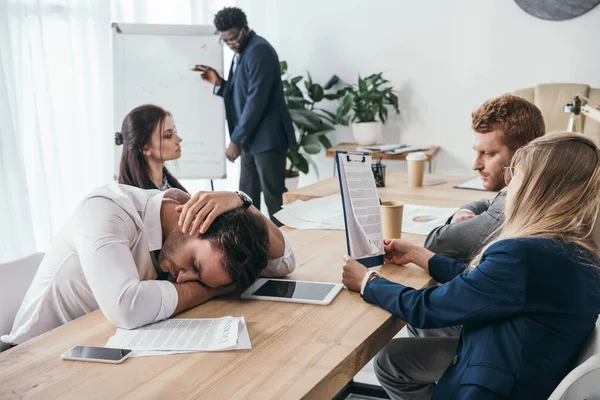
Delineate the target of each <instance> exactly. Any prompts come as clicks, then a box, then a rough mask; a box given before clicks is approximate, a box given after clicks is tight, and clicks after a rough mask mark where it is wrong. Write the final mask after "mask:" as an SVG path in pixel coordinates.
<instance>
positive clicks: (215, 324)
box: [106, 317, 252, 357]
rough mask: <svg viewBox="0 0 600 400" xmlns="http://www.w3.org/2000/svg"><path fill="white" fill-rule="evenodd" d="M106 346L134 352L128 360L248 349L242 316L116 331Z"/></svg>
mask: <svg viewBox="0 0 600 400" xmlns="http://www.w3.org/2000/svg"><path fill="white" fill-rule="evenodd" d="M106 347H113V348H119V349H130V350H133V352H132V353H131V355H130V357H141V356H149V355H166V354H176V353H188V352H196V351H225V350H240V349H251V348H252V345H251V343H250V338H249V336H248V329H247V328H246V321H245V320H244V317H237V318H236V317H223V318H201V319H198V318H175V319H167V320H164V321H161V322H157V323H155V324H150V325H146V326H142V327H140V328H137V329H132V330H127V329H121V328H117V332H116V333H115V335H114V336H112V337H111V338H110V339H109V340H108V342H107V343H106Z"/></svg>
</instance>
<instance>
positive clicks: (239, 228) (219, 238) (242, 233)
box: [200, 208, 269, 288]
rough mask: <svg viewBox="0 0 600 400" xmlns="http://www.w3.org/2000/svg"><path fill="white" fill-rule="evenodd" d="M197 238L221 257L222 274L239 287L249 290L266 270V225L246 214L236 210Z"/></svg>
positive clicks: (241, 210)
mask: <svg viewBox="0 0 600 400" xmlns="http://www.w3.org/2000/svg"><path fill="white" fill-rule="evenodd" d="M200 238H202V239H206V240H208V241H209V242H210V244H211V246H212V247H213V249H215V250H219V251H220V252H221V253H222V254H223V266H224V267H225V272H227V274H228V275H229V277H230V278H231V280H232V281H233V283H234V284H235V285H236V286H238V287H241V288H246V287H248V286H250V285H251V284H252V283H254V281H255V280H256V278H258V275H259V274H260V272H261V271H262V270H263V269H265V267H266V266H267V262H268V260H269V259H268V256H267V254H268V250H269V232H268V228H267V225H266V224H265V222H264V221H263V220H262V218H261V217H260V216H257V215H254V214H253V213H251V212H250V211H248V210H244V209H242V208H237V209H234V210H232V211H229V212H226V213H224V214H222V215H220V216H218V217H217V218H215V220H214V221H213V223H212V224H211V225H210V227H209V228H208V230H207V231H206V232H205V233H204V234H202V235H200Z"/></svg>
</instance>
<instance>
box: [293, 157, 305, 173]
mask: <svg viewBox="0 0 600 400" xmlns="http://www.w3.org/2000/svg"><path fill="white" fill-rule="evenodd" d="M294 165H295V166H296V168H298V170H299V171H300V172H302V173H304V174H308V161H306V158H304V156H303V155H302V154H300V153H298V162H297V163H296V164H294Z"/></svg>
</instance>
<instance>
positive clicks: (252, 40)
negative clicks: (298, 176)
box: [216, 31, 296, 154]
mask: <svg viewBox="0 0 600 400" xmlns="http://www.w3.org/2000/svg"><path fill="white" fill-rule="evenodd" d="M239 54H240V57H239V60H238V63H237V66H236V70H235V74H234V73H233V63H232V65H231V66H232V68H231V69H230V71H229V78H228V79H227V80H226V81H224V83H223V84H222V85H221V87H220V88H219V90H218V91H217V93H216V94H217V95H219V96H222V97H223V101H224V103H225V114H226V117H227V125H228V126H229V135H230V136H231V141H232V142H233V143H235V144H237V145H238V146H239V147H240V148H241V149H242V150H244V151H245V152H247V153H250V154H255V153H261V152H265V151H268V150H273V149H287V148H290V147H292V146H293V145H295V144H296V135H295V133H294V126H293V124H292V117H291V116H290V112H289V110H288V108H287V105H286V104H285V99H284V97H283V83H282V82H281V74H280V71H279V58H278V57H277V53H276V52H275V49H274V48H273V47H272V46H271V45H270V44H269V42H267V41H266V40H265V39H263V38H262V37H260V36H258V35H257V34H256V33H255V32H254V31H251V32H250V35H249V37H248V42H247V44H246V47H244V49H243V50H242V51H241V52H239Z"/></svg>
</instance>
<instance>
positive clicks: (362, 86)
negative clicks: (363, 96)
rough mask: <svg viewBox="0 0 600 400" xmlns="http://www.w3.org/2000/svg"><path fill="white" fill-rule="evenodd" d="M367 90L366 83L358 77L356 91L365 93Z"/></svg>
mask: <svg viewBox="0 0 600 400" xmlns="http://www.w3.org/2000/svg"><path fill="white" fill-rule="evenodd" d="M367 90H368V89H367V82H366V81H365V80H364V79H362V78H361V77H358V91H359V92H366V91H367Z"/></svg>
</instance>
